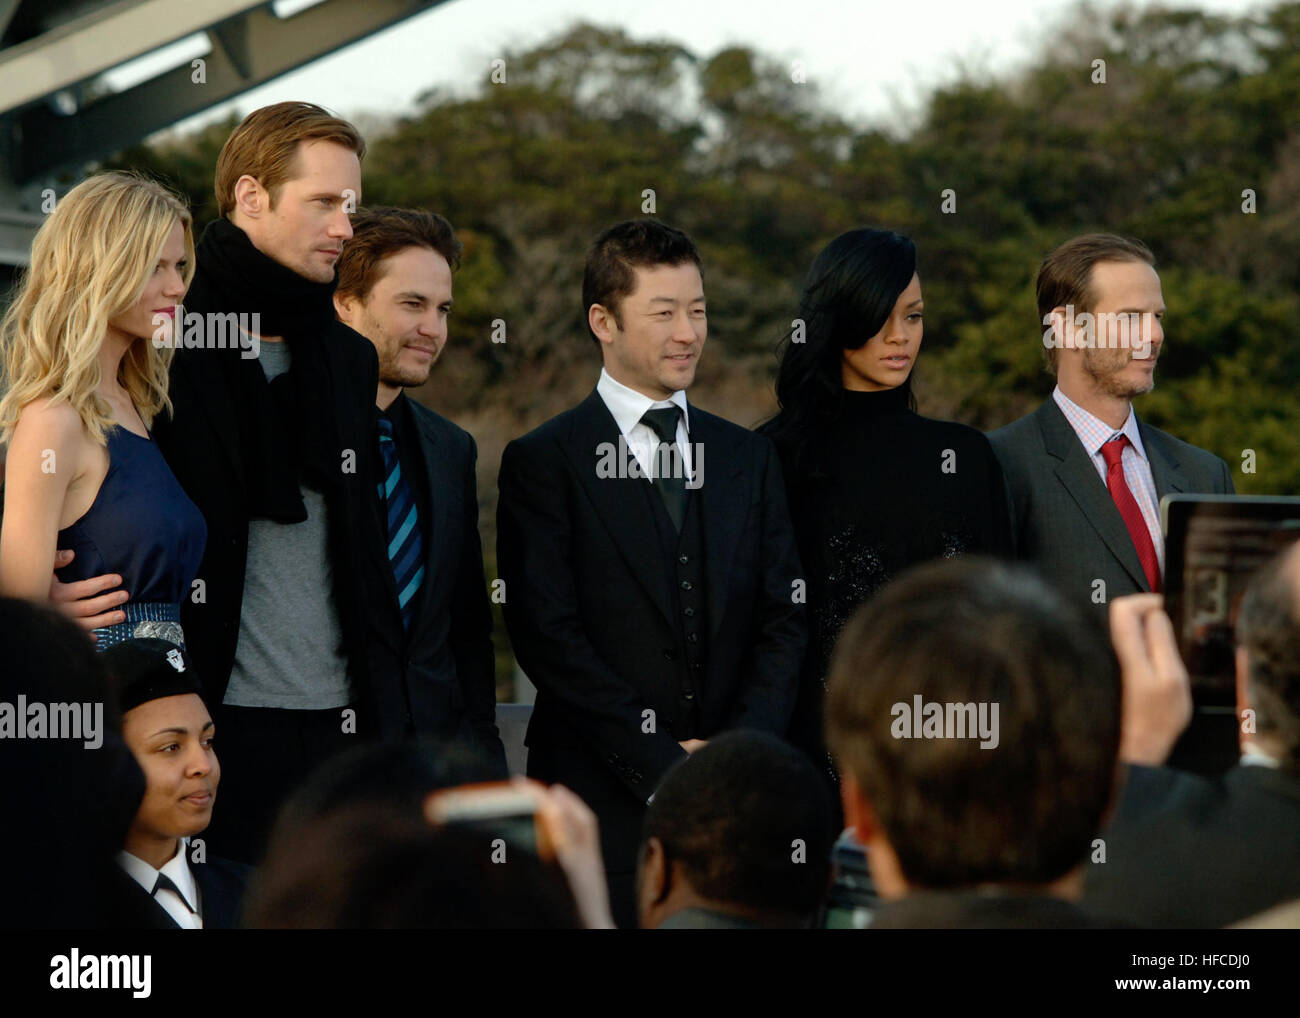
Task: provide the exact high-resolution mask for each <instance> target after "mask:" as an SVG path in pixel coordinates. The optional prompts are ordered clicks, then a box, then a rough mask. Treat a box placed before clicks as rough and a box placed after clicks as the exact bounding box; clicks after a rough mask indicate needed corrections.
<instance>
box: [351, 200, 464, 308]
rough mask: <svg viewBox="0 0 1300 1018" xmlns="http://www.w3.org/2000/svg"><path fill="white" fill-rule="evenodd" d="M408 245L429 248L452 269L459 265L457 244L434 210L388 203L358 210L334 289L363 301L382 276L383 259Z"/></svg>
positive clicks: (443, 221) (453, 234)
mask: <svg viewBox="0 0 1300 1018" xmlns="http://www.w3.org/2000/svg"><path fill="white" fill-rule="evenodd" d="M408 247H427V248H430V249H432V250H434V251H437V252H438V254H440V255H442V256H443V257H444V258H446V259H447V264H448V265H450V266H451V268H452V271H455V270H456V269H458V268H460V254H461V243H460V241H459V240H457V239H456V233H455V231H454V230H452V228H451V223H449V222H447V220H446V219H444V218H443V217H442V216H440V215H438V213H436V212H426V211H425V210H424V209H399V208H393V207H392V206H388V205H379V206H376V207H374V208H367V209H361V210H359V211H358V212H357V214H356V215H355V216H353V217H352V238H351V239H350V240H349V241H348V242H347V243H346V244H344V245H343V253H342V254H341V255H339V261H338V274H339V285H338V292H339V293H340V294H345V295H350V296H354V297H359V298H360V299H361V300H365V299H366V297H368V296H369V295H370V290H371V287H373V286H374V285H375V283H377V282H378V281H379V278H380V276H381V275H382V271H381V263H382V262H383V260H384V259H385V258H387V257H388V256H389V255H394V254H397V252H399V251H402V250H405V249H406V248H408Z"/></svg>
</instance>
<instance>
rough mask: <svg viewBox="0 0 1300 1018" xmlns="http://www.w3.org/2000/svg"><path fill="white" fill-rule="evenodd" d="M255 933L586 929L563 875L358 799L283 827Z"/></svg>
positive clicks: (487, 840) (524, 856)
mask: <svg viewBox="0 0 1300 1018" xmlns="http://www.w3.org/2000/svg"><path fill="white" fill-rule="evenodd" d="M244 922H245V925H246V926H248V927H251V928H254V929H479V930H491V929H577V928H578V927H579V925H580V922H579V917H578V914H577V911H576V907H575V905H574V900H573V895H572V893H571V892H570V890H569V887H568V885H567V884H566V883H565V879H564V875H563V873H562V872H561V871H560V870H559V868H558V867H556V866H553V865H549V864H547V863H544V862H542V861H541V860H540V859H538V857H537V856H536V855H534V854H532V853H531V852H529V851H527V850H526V849H523V848H517V847H515V846H512V845H504V846H503V845H502V844H501V843H500V840H499V839H494V838H493V837H492V836H491V835H490V834H487V833H484V832H482V831H479V830H476V829H474V828H472V827H468V826H455V825H448V826H439V827H435V826H432V825H430V824H429V823H427V822H426V821H425V820H424V819H422V818H421V817H418V816H415V815H413V814H412V811H411V810H410V809H409V808H407V807H406V806H405V805H402V804H399V803H396V802H392V801H380V802H364V801H361V800H356V799H351V800H347V801H346V802H344V804H343V805H341V806H339V808H337V809H333V810H330V811H329V812H325V813H320V814H316V815H314V816H306V814H304V820H303V822H302V823H301V824H297V825H294V826H292V827H282V829H281V830H280V831H279V832H278V837H277V838H276V839H275V840H274V841H273V842H272V845H271V848H270V850H269V851H268V852H267V857H266V861H265V862H264V863H263V864H262V867H261V868H260V869H259V870H258V871H257V874H256V876H255V877H254V879H253V883H252V884H251V885H250V887H249V892H248V904H247V908H246V911H245V913H244Z"/></svg>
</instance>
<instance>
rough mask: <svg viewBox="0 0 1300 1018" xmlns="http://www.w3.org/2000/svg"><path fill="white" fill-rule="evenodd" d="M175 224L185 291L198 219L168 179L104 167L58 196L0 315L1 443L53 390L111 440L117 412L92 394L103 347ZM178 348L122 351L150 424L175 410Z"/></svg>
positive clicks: (95, 433)
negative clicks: (172, 380)
mask: <svg viewBox="0 0 1300 1018" xmlns="http://www.w3.org/2000/svg"><path fill="white" fill-rule="evenodd" d="M177 222H179V223H180V224H181V227H182V229H183V230H184V231H185V256H186V260H187V262H188V264H187V266H186V269H185V272H184V279H185V285H186V287H187V288H188V287H189V284H190V280H191V279H193V277H194V221H193V219H192V217H191V216H190V213H189V209H187V208H186V206H185V202H184V201H182V200H181V199H180V198H179V197H178V196H177V195H176V194H174V193H173V192H171V191H170V190H168V189H167V188H166V187H164V186H163V185H162V184H160V183H158V182H157V181H155V180H151V179H149V178H147V177H143V176H140V175H138V174H135V173H122V172H116V171H115V172H111V173H101V174H97V175H95V176H93V177H90V178H89V179H87V180H84V181H82V182H81V183H80V184H78V185H77V186H76V187H74V188H73V189H72V190H71V191H69V192H68V193H67V194H66V195H65V196H64V197H63V198H62V199H61V200H60V201H59V202H58V204H57V205H56V206H55V209H54V211H53V212H52V213H51V214H50V216H49V218H48V219H46V221H45V222H44V223H42V224H41V228H40V229H39V230H37V231H36V238H35V240H34V241H33V242H32V254H31V262H30V264H29V265H28V267H27V270H26V272H25V273H24V275H23V278H22V281H21V283H20V284H19V290H18V294H17V296H16V298H15V299H14V301H13V303H12V304H10V306H9V309H8V311H6V312H5V316H4V320H3V321H2V322H0V351H2V353H0V356H2V357H3V369H4V397H3V398H2V399H0V445H8V443H9V440H10V439H11V438H12V437H13V431H14V427H15V426H16V425H17V423H18V415H19V414H20V413H21V412H22V409H23V407H25V406H27V405H28V404H29V403H31V402H32V401H33V400H37V399H41V398H42V397H46V396H49V397H51V398H52V401H53V402H55V403H58V402H66V403H68V404H69V405H70V406H71V407H72V408H73V409H74V410H76V411H77V414H78V415H79V416H80V417H81V422H82V424H83V425H84V426H85V428H86V430H87V432H89V434H90V436H91V438H92V439H94V441H96V442H98V443H99V444H100V445H106V444H107V434H108V431H109V429H110V428H111V427H113V425H114V419H113V412H112V409H111V408H110V407H109V405H108V402H107V401H106V400H105V399H103V398H102V397H101V396H99V395H97V394H96V392H95V390H96V389H97V388H98V387H99V384H100V382H101V381H103V378H102V372H101V371H100V367H99V353H100V349H101V348H102V346H103V343H104V339H105V337H106V336H107V335H108V324H109V321H110V320H111V319H113V318H116V317H117V316H118V315H120V314H122V313H123V312H124V311H127V310H128V309H130V308H131V307H132V306H133V305H134V304H135V303H136V302H137V301H138V300H139V299H140V296H141V294H142V293H143V292H144V288H145V285H146V284H147V283H148V281H149V277H150V276H151V275H152V274H153V270H154V267H155V266H156V265H157V264H158V258H159V254H160V252H161V251H162V248H163V245H164V244H165V243H166V241H167V236H168V234H170V233H171V230H172V227H173V226H174V225H175V224H176V223H177ZM176 327H177V328H179V327H180V322H179V321H178V322H177V323H176ZM174 352H175V351H174V347H173V346H170V345H169V346H165V347H162V348H159V347H157V346H155V345H154V344H153V343H152V342H151V341H149V340H147V339H137V340H136V341H135V342H134V343H132V344H131V346H130V347H129V348H128V349H127V351H126V353H125V354H124V355H123V357H122V362H121V365H120V366H119V368H118V375H117V380H118V382H119V383H120V384H121V385H122V387H123V388H124V389H126V391H127V393H129V394H130V397H131V401H132V402H133V403H135V406H136V409H137V410H138V411H139V412H140V417H141V419H142V420H143V421H144V423H145V426H146V427H148V426H149V425H150V424H152V422H153V419H154V417H155V416H156V415H157V414H158V413H159V412H160V411H162V410H164V409H166V410H168V411H169V412H170V410H171V400H170V399H169V398H168V396H167V369H168V367H169V366H170V364H171V358H172V355H173V353H174Z"/></svg>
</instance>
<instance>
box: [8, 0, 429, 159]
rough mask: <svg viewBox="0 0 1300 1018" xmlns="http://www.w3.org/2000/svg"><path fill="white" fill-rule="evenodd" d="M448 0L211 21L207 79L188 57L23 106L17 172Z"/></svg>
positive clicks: (135, 135) (167, 119)
mask: <svg viewBox="0 0 1300 1018" xmlns="http://www.w3.org/2000/svg"><path fill="white" fill-rule="evenodd" d="M444 2H445V0H367V2H366V3H357V2H351V0H328V2H326V3H322V4H319V5H318V6H316V7H312V8H309V9H308V10H305V11H303V12H301V13H299V14H296V15H294V16H293V17H291V18H286V19H283V20H281V19H279V18H277V17H275V15H274V14H273V13H271V12H270V11H269V10H266V9H262V10H255V11H251V12H249V13H248V14H246V15H243V16H242V17H241V18H239V19H235V24H233V25H221V26H217V27H216V28H214V29H213V32H214V34H215V35H216V36H217V38H218V41H219V42H220V43H221V44H220V45H217V46H214V47H213V49H212V51H211V52H210V53H209V54H208V55H207V56H206V57H204V58H203V59H204V61H205V67H204V79H205V80H204V81H203V82H202V83H196V82H194V81H193V80H192V78H193V75H194V72H193V71H192V69H191V67H190V66H189V65H185V66H182V67H178V68H176V69H174V70H172V71H168V72H167V73H165V74H162V75H160V76H158V77H156V78H153V79H151V80H149V81H146V82H142V83H141V84H139V85H137V86H135V87H134V88H130V89H127V90H126V91H124V92H118V93H116V94H113V95H109V96H105V97H103V98H100V99H98V100H96V101H95V102H93V103H91V104H89V105H87V106H86V107H84V108H83V109H81V110H79V111H78V112H77V113H76V114H75V115H74V116H60V115H59V114H58V113H56V112H55V111H54V110H52V109H49V108H48V107H45V106H36V107H33V108H31V109H29V110H27V111H26V112H24V113H23V114H21V116H20V118H19V125H20V130H21V138H22V144H21V150H20V154H19V156H18V159H17V166H16V167H15V176H16V178H17V180H18V181H20V182H26V181H29V180H31V179H33V178H35V177H39V176H41V175H42V174H47V173H50V172H53V171H56V170H60V169H64V168H66V167H72V166H76V165H79V164H84V163H86V162H89V161H91V160H94V159H97V158H100V157H102V156H105V155H109V154H110V153H112V152H116V151H118V150H119V149H122V148H124V147H126V146H127V145H130V144H132V143H134V142H136V141H139V140H140V139H141V138H144V137H147V136H148V135H150V134H152V133H154V132H155V131H158V130H161V129H163V128H165V127H167V126H169V125H171V124H174V123H175V122H176V121H178V120H182V119H184V118H185V117H188V116H192V115H193V114H195V113H200V112H202V111H203V110H205V109H207V108H208V107H210V106H214V105H216V104H217V103H220V102H224V101H225V100H227V99H230V98H231V97H233V96H236V95H239V94H240V93H241V92H246V91H247V90H248V89H250V88H254V87H255V86H257V85H261V84H263V83H264V82H266V81H269V80H271V79H272V78H277V77H279V76H280V75H282V74H286V73H288V72H289V71H292V70H294V69H296V68H298V67H301V66H303V65H304V64H308V63H311V62H312V61H313V60H317V59H319V58H320V57H322V56H324V55H326V54H328V53H332V52H334V51H335V50H337V49H341V48H342V47H344V46H347V45H350V44H351V43H354V42H357V41H358V40H360V39H363V38H365V37H366V36H369V35H373V34H374V33H375V32H378V31H380V30H382V29H384V28H387V27H388V26H389V25H393V24H396V23H397V22H399V21H402V20H404V19H405V18H408V17H410V16H411V15H413V14H416V13H419V12H420V11H422V10H425V9H428V8H431V7H436V6H438V5H439V4H441V3H444ZM241 22H242V24H241ZM227 44H228V45H227ZM232 53H233V55H234V59H232ZM236 61H238V62H236Z"/></svg>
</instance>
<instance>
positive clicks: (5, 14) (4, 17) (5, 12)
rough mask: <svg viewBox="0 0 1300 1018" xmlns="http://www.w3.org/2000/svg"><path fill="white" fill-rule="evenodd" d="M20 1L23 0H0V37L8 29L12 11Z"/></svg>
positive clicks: (13, 11)
mask: <svg viewBox="0 0 1300 1018" xmlns="http://www.w3.org/2000/svg"><path fill="white" fill-rule="evenodd" d="M22 2H23V0H0V38H3V36H4V34H5V32H6V31H7V30H8V28H9V22H11V21H13V19H14V13H15V12H16V11H17V10H18V5H19V4H20V3H22Z"/></svg>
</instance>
